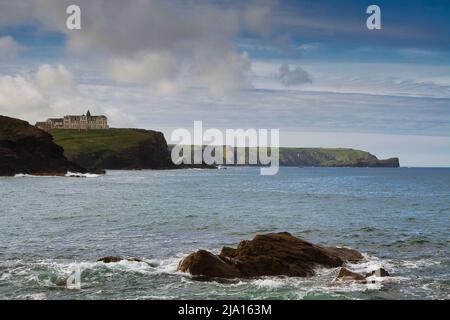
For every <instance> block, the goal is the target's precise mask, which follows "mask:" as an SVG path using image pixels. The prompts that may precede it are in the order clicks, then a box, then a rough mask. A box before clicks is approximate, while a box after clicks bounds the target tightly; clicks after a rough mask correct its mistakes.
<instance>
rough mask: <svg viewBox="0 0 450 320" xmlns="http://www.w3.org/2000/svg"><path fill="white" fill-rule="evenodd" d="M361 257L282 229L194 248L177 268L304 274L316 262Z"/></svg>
mask: <svg viewBox="0 0 450 320" xmlns="http://www.w3.org/2000/svg"><path fill="white" fill-rule="evenodd" d="M362 259H363V257H362V255H361V254H360V253H359V252H357V251H355V250H352V249H347V248H337V247H327V246H322V245H317V244H312V243H310V242H307V241H305V240H302V239H299V238H296V237H294V236H292V235H291V234H289V233H287V232H283V233H269V234H264V235H257V236H255V237H254V238H253V240H250V241H241V242H240V243H239V244H238V246H237V248H236V249H234V248H229V247H224V248H223V249H222V251H221V253H220V254H219V255H214V254H212V253H210V252H208V251H205V250H199V251H196V252H194V253H192V254H190V255H189V256H187V257H185V258H184V259H183V260H181V261H180V263H179V265H178V270H179V271H182V272H189V273H190V274H192V275H193V276H200V277H203V278H204V277H209V278H225V279H233V278H253V277H261V276H292V277H308V276H312V275H314V269H315V268H316V267H318V266H321V267H330V268H331V267H339V266H342V265H343V264H344V263H345V262H357V261H360V260H362Z"/></svg>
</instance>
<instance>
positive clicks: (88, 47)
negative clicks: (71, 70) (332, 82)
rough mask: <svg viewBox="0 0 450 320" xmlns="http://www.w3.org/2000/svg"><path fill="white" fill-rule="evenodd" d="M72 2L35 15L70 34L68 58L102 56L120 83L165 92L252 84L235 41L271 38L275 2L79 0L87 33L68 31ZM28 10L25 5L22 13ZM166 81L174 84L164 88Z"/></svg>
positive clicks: (43, 6) (46, 0) (39, 5)
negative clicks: (242, 34)
mask: <svg viewBox="0 0 450 320" xmlns="http://www.w3.org/2000/svg"><path fill="white" fill-rule="evenodd" d="M22 2H24V1H22V0H17V3H22ZM25 2H26V1H25ZM72 2H73V1H69V0H61V1H54V0H40V1H36V2H35V4H36V5H35V6H34V7H33V8H32V9H34V10H33V11H32V12H33V13H32V14H31V13H30V15H31V16H32V17H33V19H35V20H37V21H38V25H39V26H40V27H41V28H42V29H44V30H50V31H56V32H60V33H63V34H65V35H66V44H67V49H68V52H69V53H71V54H76V55H82V56H83V57H85V56H88V57H91V58H93V59H95V58H97V61H100V64H99V68H100V70H104V71H106V72H105V74H106V75H108V76H110V77H111V78H112V79H114V80H117V81H125V82H142V83H143V84H147V85H150V86H152V87H154V88H156V90H159V89H158V88H163V89H162V90H159V91H166V92H172V91H173V90H172V89H173V88H174V87H183V86H185V87H189V86H191V85H202V86H204V87H206V88H207V89H209V90H210V92H211V93H213V94H216V93H219V94H222V93H224V92H228V91H230V90H237V89H241V88H247V87H248V82H249V80H248V79H246V78H247V75H248V67H249V66H250V67H251V64H250V63H249V61H250V58H249V57H248V55H246V54H243V52H239V51H238V50H237V49H236V46H235V40H236V38H237V37H238V36H239V34H240V32H242V31H245V32H249V33H251V34H257V35H262V36H264V37H270V30H271V25H270V24H271V15H272V14H273V8H274V6H275V5H276V1H272V0H268V1H264V2H261V1H254V2H250V3H227V2H212V1H190V0H188V1H180V2H177V3H176V5H174V3H173V2H172V3H171V2H170V1H165V0H142V1H134V2H133V3H132V4H130V5H124V3H123V1H121V0H97V1H89V0H79V1H77V4H78V5H79V6H80V7H81V17H82V29H81V30H72V31H71V30H68V29H67V28H66V18H67V15H66V12H65V9H66V7H67V5H69V4H72ZM11 6H12V4H10V5H9V7H11ZM27 8H28V9H27ZM29 8H30V6H29V5H26V6H25V4H24V10H25V11H27V10H29ZM9 10H10V11H11V12H13V11H14V10H12V9H11V8H9ZM19 18H20V17H18V19H19ZM221 81H223V82H221ZM168 83H170V84H172V85H174V84H176V86H170V87H171V88H169V90H166V89H167V88H168V86H167V84H168Z"/></svg>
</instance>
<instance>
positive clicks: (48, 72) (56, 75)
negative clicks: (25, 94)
mask: <svg viewBox="0 0 450 320" xmlns="http://www.w3.org/2000/svg"><path fill="white" fill-rule="evenodd" d="M36 83H37V85H38V86H39V87H40V88H43V89H45V90H55V89H70V88H72V87H73V85H74V80H73V75H72V74H71V73H70V72H69V71H68V70H67V69H66V67H65V66H64V65H62V64H58V65H56V66H51V65H48V64H44V65H41V66H40V67H39V68H38V70H37V72H36Z"/></svg>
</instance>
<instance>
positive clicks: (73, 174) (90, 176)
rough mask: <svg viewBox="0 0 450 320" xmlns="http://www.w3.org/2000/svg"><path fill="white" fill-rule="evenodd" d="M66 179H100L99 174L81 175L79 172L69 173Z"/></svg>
mask: <svg viewBox="0 0 450 320" xmlns="http://www.w3.org/2000/svg"><path fill="white" fill-rule="evenodd" d="M65 176H66V177H81V178H97V177H100V175H99V174H94V173H79V172H71V171H67V173H66V175H65Z"/></svg>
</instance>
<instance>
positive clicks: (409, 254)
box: [0, 168, 450, 299]
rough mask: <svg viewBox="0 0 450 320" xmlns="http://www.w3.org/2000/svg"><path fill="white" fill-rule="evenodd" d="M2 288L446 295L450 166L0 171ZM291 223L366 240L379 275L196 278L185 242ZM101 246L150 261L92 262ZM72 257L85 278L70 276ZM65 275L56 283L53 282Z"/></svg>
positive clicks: (47, 292) (81, 293) (312, 234)
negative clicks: (357, 280) (269, 172)
mask: <svg viewBox="0 0 450 320" xmlns="http://www.w3.org/2000/svg"><path fill="white" fill-rule="evenodd" d="M0 198H1V207H0V298H3V299H4V298H6V299H18V298H19V299H93V298H97V299H123V298H125V299H174V298H179V299H204V298H209V299H215V298H223V299H266V298H271V299H323V298H326V299H330V298H332V299H334V298H336V299H348V298H350V299H368V298H371V299H377V298H382V299H417V298H425V299H449V298H450V261H449V244H450V237H449V235H450V219H449V217H450V169H406V168H401V169H375V168H374V169H364V168H283V169H281V171H280V173H279V174H278V175H276V176H273V177H267V176H260V175H259V171H258V169H257V168H231V169H228V170H177V171H109V172H108V174H107V175H106V176H102V177H92V178H86V179H79V178H65V177H39V178H38V177H15V178H0ZM273 231H289V232H291V233H292V234H294V235H296V236H301V237H304V238H305V239H307V240H310V241H313V242H320V243H324V244H330V245H344V246H349V247H352V248H355V249H358V250H359V251H361V252H364V253H365V255H366V257H367V261H366V262H364V263H361V264H358V265H353V266H351V268H352V269H354V270H357V271H369V270H372V269H374V268H376V267H379V266H383V267H385V268H386V269H387V270H388V271H389V272H390V273H391V274H392V275H393V277H390V278H383V279H378V281H377V282H376V283H375V284H369V285H363V284H335V283H332V280H333V278H334V277H335V276H336V274H337V272H338V269H330V270H319V271H318V275H317V276H314V277H312V278H308V279H301V278H295V279H285V278H263V279H258V280H248V281H239V282H234V283H218V282H198V281H193V280H192V279H191V278H190V277H189V276H188V275H185V274H180V273H177V272H176V265H177V262H178V261H179V259H180V258H181V257H183V256H184V255H186V254H188V253H190V252H192V251H194V250H196V249H198V248H205V249H209V250H213V251H216V252H217V251H218V250H219V249H220V248H221V247H222V246H224V245H228V246H233V245H235V244H236V243H237V242H239V241H240V240H243V239H250V238H251V237H253V236H254V234H255V233H265V232H273ZM106 255H124V256H131V257H140V258H144V259H146V260H149V261H152V262H153V263H155V264H157V266H156V267H150V266H148V265H147V264H145V263H138V262H120V263H113V264H108V265H106V264H103V263H96V262H95V260H96V259H97V258H99V257H102V256H106ZM74 267H80V268H81V270H82V274H81V281H82V285H81V289H68V288H67V287H65V286H64V281H61V279H65V278H66V277H67V276H68V275H70V274H71V272H72V271H73V270H74ZM61 282H62V283H61Z"/></svg>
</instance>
